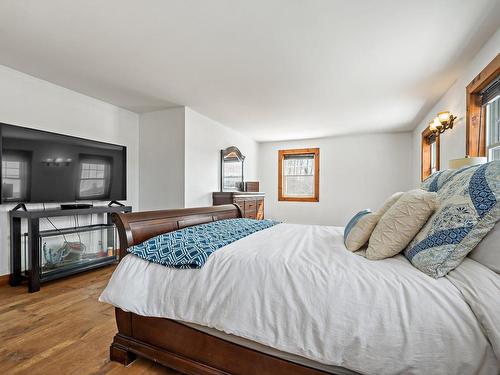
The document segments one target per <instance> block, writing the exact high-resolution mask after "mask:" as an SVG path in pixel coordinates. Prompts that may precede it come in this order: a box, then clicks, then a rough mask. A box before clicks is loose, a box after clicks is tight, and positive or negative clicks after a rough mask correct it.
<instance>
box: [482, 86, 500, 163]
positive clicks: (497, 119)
mask: <svg viewBox="0 0 500 375" xmlns="http://www.w3.org/2000/svg"><path fill="white" fill-rule="evenodd" d="M483 102H484V103H485V104H484V105H485V106H486V111H485V112H486V118H485V121H486V124H485V125H486V156H487V157H488V161H491V160H500V77H498V78H497V80H496V81H495V83H494V84H493V85H491V86H490V87H489V88H488V89H487V90H486V92H484V93H483Z"/></svg>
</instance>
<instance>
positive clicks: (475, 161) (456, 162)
mask: <svg viewBox="0 0 500 375" xmlns="http://www.w3.org/2000/svg"><path fill="white" fill-rule="evenodd" d="M487 161H488V159H487V158H486V157H485V156H475V157H469V156H466V157H465V158H460V159H452V160H450V161H449V162H448V165H449V167H450V169H459V168H463V167H469V166H472V165H479V164H484V163H486V162H487Z"/></svg>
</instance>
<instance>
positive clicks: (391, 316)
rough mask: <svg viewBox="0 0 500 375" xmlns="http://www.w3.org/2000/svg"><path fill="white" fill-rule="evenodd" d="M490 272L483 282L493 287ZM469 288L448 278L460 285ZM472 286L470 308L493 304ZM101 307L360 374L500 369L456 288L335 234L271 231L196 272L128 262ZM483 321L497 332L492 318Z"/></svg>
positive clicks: (290, 227)
mask: <svg viewBox="0 0 500 375" xmlns="http://www.w3.org/2000/svg"><path fill="white" fill-rule="evenodd" d="M468 262H473V261H468ZM474 263H475V262H474ZM475 264H477V263H475ZM477 265H479V264H477ZM479 266H480V265H479ZM480 267H482V266H480ZM459 268H460V267H459ZM472 268H475V267H472ZM482 269H483V270H485V272H490V271H489V270H487V269H486V268H485V267H482ZM464 272H465V275H467V272H468V270H467V269H466V270H465V271H464ZM492 274H493V273H492ZM493 275H494V277H498V276H497V275H495V274H493ZM494 277H493V278H491V277H490V278H489V279H488V283H492V284H491V285H493V287H494V288H495V287H496V288H497V290H500V289H498V288H499V285H500V283H497V280H495V279H494ZM479 279H480V278H479ZM492 280H493V281H492ZM469 281H470V280H469ZM469 281H468V277H467V276H464V274H463V273H460V272H459V273H458V274H457V275H456V280H455V283H456V284H457V285H459V286H460V284H462V285H466V286H467V285H468V283H469ZM479 282H480V281H479ZM491 285H489V286H488V287H491ZM469 287H470V285H469ZM475 287H476V288H481V286H475ZM471 290H472V292H471V293H469V294H468V295H467V298H468V299H469V303H470V300H475V303H476V304H479V305H484V304H488V303H489V301H487V300H485V301H481V300H480V298H481V295H480V293H479V294H477V293H476V294H477V295H474V292H473V290H474V288H472V289H471ZM494 294H495V293H494V292H493V295H494ZM490 298H491V297H490ZM493 298H495V297H493ZM496 298H500V297H499V295H497V296H496ZM100 301H104V302H108V303H111V304H113V305H115V306H117V307H120V308H122V309H123V310H126V311H131V312H134V313H136V314H140V315H145V316H153V317H165V318H170V319H175V320H180V321H184V322H191V323H196V324H199V325H203V326H208V327H211V328H215V329H218V330H221V331H224V332H226V333H230V334H234V335H237V336H241V337H243V338H246V339H250V340H253V341H256V342H259V343H261V344H264V345H267V346H270V347H273V348H276V349H279V350H282V351H286V352H290V353H293V354H297V355H300V356H303V357H306V358H309V359H312V360H314V361H317V362H320V363H324V364H329V365H336V366H342V367H345V368H348V369H350V370H354V371H357V372H360V373H365V374H399V373H412V374H431V373H432V374H475V373H479V374H497V373H498V372H499V369H500V362H499V360H498V359H497V358H496V357H495V354H494V351H493V348H492V344H491V343H490V340H491V341H495V340H498V337H493V338H492V337H490V338H488V337H487V336H486V335H487V334H488V329H487V328H485V326H484V325H483V324H482V322H480V320H481V318H479V320H478V317H476V316H475V314H474V312H473V310H472V309H471V306H469V304H468V303H467V302H466V300H465V299H464V296H463V295H462V293H461V291H460V290H459V289H457V286H456V285H454V284H452V283H451V282H450V281H449V280H448V279H447V278H441V279H438V280H434V279H432V278H430V277H428V276H426V275H425V274H423V273H422V272H420V271H419V270H417V269H416V268H414V267H413V266H412V265H411V264H410V263H409V262H408V261H407V260H406V259H405V258H404V257H402V256H396V257H394V258H391V259H386V260H383V261H369V260H367V259H365V258H363V257H361V256H359V255H356V254H353V253H350V252H348V251H347V250H346V249H345V247H344V244H343V237H342V230H341V228H334V227H325V226H311V225H294V224H279V225H276V226H274V227H272V228H269V229H266V230H263V231H261V232H257V233H254V234H252V235H250V236H248V237H246V238H243V239H241V240H239V241H236V242H234V243H232V244H230V245H228V246H226V247H224V248H222V249H220V250H218V251H216V252H215V253H214V254H213V255H211V256H210V258H209V260H208V261H207V263H206V264H205V266H204V267H203V268H201V269H199V270H176V269H172V268H166V267H164V266H161V265H158V264H153V263H150V262H147V261H145V260H142V259H139V258H138V257H136V256H133V255H128V256H127V257H125V258H124V259H123V260H122V261H121V263H120V265H119V266H118V268H117V269H116V271H115V272H114V274H113V276H112V278H111V280H110V282H109V285H108V286H107V288H106V289H105V290H104V292H103V293H102V295H101V297H100ZM497 302H498V300H497ZM486 310H488V308H486ZM479 315H480V314H479ZM486 315H488V317H489V318H490V320H492V322H489V324H490V329H489V332H490V333H491V332H492V331H493V335H492V336H494V333H495V332H494V331H495V329H494V328H491V324H492V325H493V326H495V324H496V323H498V321H497V322H495V319H498V318H496V317H495V316H494V315H495V313H494V311H493V312H491V311H490V313H489V314H486ZM497 333H498V332H497ZM496 345H497V348H498V344H496Z"/></svg>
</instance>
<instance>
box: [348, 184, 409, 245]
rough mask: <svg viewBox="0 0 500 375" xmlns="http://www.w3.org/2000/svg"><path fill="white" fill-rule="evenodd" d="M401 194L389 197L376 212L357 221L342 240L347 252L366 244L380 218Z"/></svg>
mask: <svg viewBox="0 0 500 375" xmlns="http://www.w3.org/2000/svg"><path fill="white" fill-rule="evenodd" d="M403 194H404V193H395V194H393V195H391V196H390V197H389V199H387V200H386V201H385V202H384V204H383V205H382V207H380V208H379V209H378V210H377V211H375V212H372V213H369V214H366V215H364V216H363V217H362V218H361V219H359V221H358V222H357V223H356V225H355V226H354V227H353V228H352V229H351V230H350V232H349V234H348V236H347V238H345V239H344V242H345V245H346V247H347V250H350V251H357V250H359V249H360V248H361V247H362V246H363V245H364V244H366V243H367V242H368V239H369V238H370V235H371V234H372V232H373V229H374V228H375V226H376V225H377V223H378V221H379V220H380V218H381V217H382V216H383V215H384V214H385V213H386V212H387V210H388V209H389V208H391V206H392V205H393V204H394V203H396V202H397V200H398V199H399V198H401V196H402V195H403Z"/></svg>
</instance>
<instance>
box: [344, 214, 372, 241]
mask: <svg viewBox="0 0 500 375" xmlns="http://www.w3.org/2000/svg"><path fill="white" fill-rule="evenodd" d="M371 212H372V210H370V209H369V208H367V209H366V210H363V211H359V212H358V213H357V214H356V215H354V216H353V217H352V219H351V220H349V222H348V223H347V225H346V226H345V229H344V245H346V246H347V244H346V241H347V237H349V233H350V232H351V230H352V228H354V227H355V226H356V224H357V223H358V221H359V219H361V218H362V217H363V216H365V215H368V214H370V213H371Z"/></svg>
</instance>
